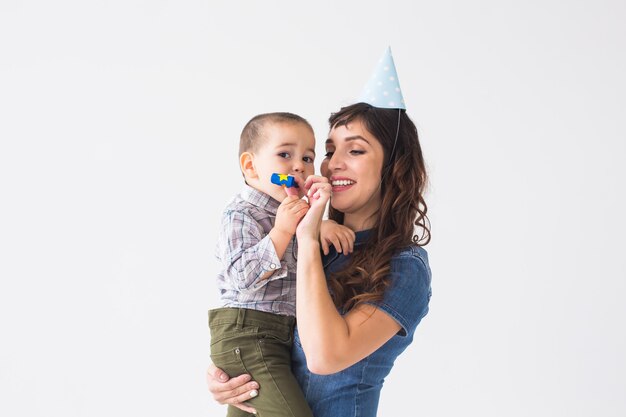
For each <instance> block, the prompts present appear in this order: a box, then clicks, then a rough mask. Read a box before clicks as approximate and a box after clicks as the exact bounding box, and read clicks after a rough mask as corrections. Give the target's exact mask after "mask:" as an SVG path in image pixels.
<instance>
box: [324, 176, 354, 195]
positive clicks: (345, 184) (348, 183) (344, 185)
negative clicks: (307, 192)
mask: <svg viewBox="0 0 626 417" xmlns="http://www.w3.org/2000/svg"><path fill="white" fill-rule="evenodd" d="M330 184H331V185H332V186H333V192H339V191H345V190H347V189H348V188H350V187H352V186H353V185H354V184H356V181H353V180H350V179H347V178H341V179H333V180H331V182H330Z"/></svg>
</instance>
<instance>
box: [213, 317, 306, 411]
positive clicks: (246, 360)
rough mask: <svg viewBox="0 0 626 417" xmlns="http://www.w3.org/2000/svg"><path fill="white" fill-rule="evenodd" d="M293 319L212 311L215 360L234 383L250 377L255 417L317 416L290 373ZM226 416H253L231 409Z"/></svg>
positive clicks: (251, 401) (251, 404)
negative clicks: (256, 388) (254, 383)
mask: <svg viewBox="0 0 626 417" xmlns="http://www.w3.org/2000/svg"><path fill="white" fill-rule="evenodd" d="M294 324H295V318H294V317H289V316H281V315H278V314H272V313H266V312H264V311H256V310H249V309H245V308H219V309H215V310H209V328H210V329H211V360H212V361H213V363H214V364H215V365H216V366H217V367H218V368H221V369H222V370H224V372H226V373H227V374H228V375H229V376H230V377H231V378H233V377H236V376H239V375H241V374H250V375H251V376H252V379H253V380H255V381H257V382H258V383H259V386H260V388H259V395H258V396H257V397H255V398H252V399H250V400H249V401H247V402H246V403H247V404H249V405H250V406H251V407H254V408H255V409H256V410H257V417H313V413H312V412H311V409H310V408H309V405H308V404H307V402H306V399H305V398H304V394H303V393H302V390H301V389H300V386H299V385H298V381H297V380H296V378H295V377H294V375H293V374H292V373H291V347H292V344H293V328H294ZM227 416H228V417H244V416H246V417H248V416H252V414H249V413H246V412H244V411H241V410H240V409H238V408H236V407H233V406H230V405H229V406H228V414H227Z"/></svg>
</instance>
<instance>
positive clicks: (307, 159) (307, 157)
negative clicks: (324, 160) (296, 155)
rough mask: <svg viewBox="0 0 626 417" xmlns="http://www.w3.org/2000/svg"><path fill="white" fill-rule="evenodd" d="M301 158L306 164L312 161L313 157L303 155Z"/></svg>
mask: <svg viewBox="0 0 626 417" xmlns="http://www.w3.org/2000/svg"><path fill="white" fill-rule="evenodd" d="M302 160H303V161H304V162H306V163H307V164H312V163H313V158H311V157H310V156H305V157H304V158H302Z"/></svg>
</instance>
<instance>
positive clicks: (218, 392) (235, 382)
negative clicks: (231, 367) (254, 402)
mask: <svg viewBox="0 0 626 417" xmlns="http://www.w3.org/2000/svg"><path fill="white" fill-rule="evenodd" d="M251 379H252V378H251V377H250V375H248V374H243V375H239V376H238V377H236V378H232V379H230V378H229V377H228V375H226V373H225V372H224V371H222V370H221V369H219V368H218V367H217V366H215V365H214V364H211V365H209V369H207V371H206V383H207V385H208V386H209V392H210V393H211V394H212V395H213V399H214V400H215V401H217V402H218V403H220V404H229V405H232V406H233V407H237V408H239V409H240V410H243V411H245V412H247V413H252V414H256V410H255V409H254V408H252V407H250V406H248V405H246V404H245V402H244V401H248V400H249V399H250V398H254V397H256V396H257V395H259V391H258V389H259V384H258V383H256V382H255V381H251Z"/></svg>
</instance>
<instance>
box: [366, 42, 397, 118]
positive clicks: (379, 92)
mask: <svg viewBox="0 0 626 417" xmlns="http://www.w3.org/2000/svg"><path fill="white" fill-rule="evenodd" d="M359 102H361V103H367V104H370V105H372V106H374V107H379V108H382V109H404V110H406V106H405V104H404V98H403V97H402V90H400V82H399V81H398V74H397V73H396V66H395V64H394V63H393V57H392V56H391V48H390V47H387V50H386V51H385V53H384V54H383V56H382V57H381V58H380V59H379V60H378V65H377V66H376V69H375V70H374V73H373V74H372V77H371V78H370V79H369V81H368V82H367V84H365V87H364V88H363V91H362V92H361V96H360V97H359Z"/></svg>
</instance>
